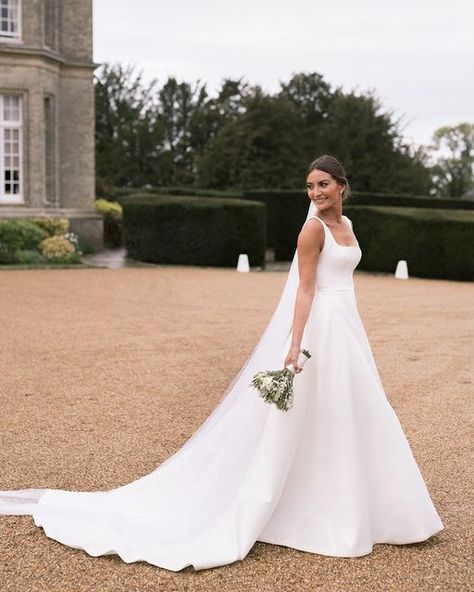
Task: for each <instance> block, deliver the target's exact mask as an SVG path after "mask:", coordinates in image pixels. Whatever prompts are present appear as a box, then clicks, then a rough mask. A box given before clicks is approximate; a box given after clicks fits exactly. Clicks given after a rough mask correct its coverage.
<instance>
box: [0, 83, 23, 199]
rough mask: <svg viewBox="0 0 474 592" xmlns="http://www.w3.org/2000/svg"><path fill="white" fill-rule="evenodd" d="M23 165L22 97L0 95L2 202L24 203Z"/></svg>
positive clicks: (0, 190) (0, 194)
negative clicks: (22, 191)
mask: <svg viewBox="0 0 474 592" xmlns="http://www.w3.org/2000/svg"><path fill="white" fill-rule="evenodd" d="M21 165H22V115H21V97H20V96H19V95H13V94H4V95H0V184H1V185H0V203H22V201H23V199H22V195H21V184H22V171H21Z"/></svg>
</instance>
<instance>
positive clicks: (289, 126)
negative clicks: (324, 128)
mask: <svg viewBox="0 0 474 592" xmlns="http://www.w3.org/2000/svg"><path fill="white" fill-rule="evenodd" d="M242 107H243V111H242V112H241V113H239V115H238V117H235V118H233V119H230V120H229V121H228V123H227V124H225V125H224V127H222V129H221V130H220V132H219V133H218V135H217V137H216V139H215V141H214V142H213V145H212V147H211V149H210V150H209V151H208V152H207V153H206V154H205V155H204V156H203V158H202V161H201V167H200V171H199V177H200V181H201V183H202V185H203V186H205V187H213V188H221V189H248V188H254V189H257V188H268V189H272V188H273V189H284V188H293V187H298V186H303V183H304V161H303V160H302V154H301V151H300V150H299V144H298V134H299V130H300V129H301V118H300V117H299V113H298V110H297V108H296V107H295V105H293V104H292V103H291V102H290V101H289V100H288V99H286V98H284V97H272V96H268V95H266V94H265V93H263V91H262V90H261V88H260V87H258V86H257V87H254V88H253V89H251V91H250V93H249V95H248V96H247V97H245V99H244V100H243V102H242Z"/></svg>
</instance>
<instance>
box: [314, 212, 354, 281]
mask: <svg viewBox="0 0 474 592" xmlns="http://www.w3.org/2000/svg"><path fill="white" fill-rule="evenodd" d="M312 218H316V219H317V220H319V221H320V222H321V224H322V225H323V228H324V247H323V249H322V250H321V253H320V254H319V258H318V264H317V268H316V286H317V289H318V290H321V289H345V288H348V289H351V290H352V289H353V288H354V283H353V273H354V269H355V268H356V267H357V265H358V263H359V261H360V260H361V258H362V251H361V250H360V246H359V243H357V245H351V246H346V245H340V244H339V243H338V242H336V239H335V238H334V237H333V235H332V232H331V231H330V230H329V227H328V226H327V224H326V223H325V222H323V220H321V218H318V217H317V216H310V217H309V218H308V220H311V219H312ZM343 219H344V220H345V222H346V224H348V225H349V227H350V228H351V229H352V223H351V221H350V220H349V218H348V217H347V216H343Z"/></svg>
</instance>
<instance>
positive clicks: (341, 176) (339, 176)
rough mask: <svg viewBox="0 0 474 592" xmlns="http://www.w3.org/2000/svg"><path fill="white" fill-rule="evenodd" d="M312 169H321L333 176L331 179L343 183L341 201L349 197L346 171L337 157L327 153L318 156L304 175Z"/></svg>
mask: <svg viewBox="0 0 474 592" xmlns="http://www.w3.org/2000/svg"><path fill="white" fill-rule="evenodd" d="M312 171H323V172H325V173H328V175H331V177H333V179H335V180H336V181H337V182H338V183H341V185H345V186H346V188H345V189H344V193H343V194H342V201H345V200H346V199H347V198H348V197H350V195H351V187H350V185H349V181H348V180H347V176H346V171H345V170H344V167H343V166H342V164H341V163H340V162H339V161H338V160H337V158H334V156H330V155H328V154H323V155H322V156H319V157H318V158H317V159H316V160H313V162H312V163H311V164H310V165H309V167H308V170H307V171H306V176H308V175H309V174H310V173H311V172H312Z"/></svg>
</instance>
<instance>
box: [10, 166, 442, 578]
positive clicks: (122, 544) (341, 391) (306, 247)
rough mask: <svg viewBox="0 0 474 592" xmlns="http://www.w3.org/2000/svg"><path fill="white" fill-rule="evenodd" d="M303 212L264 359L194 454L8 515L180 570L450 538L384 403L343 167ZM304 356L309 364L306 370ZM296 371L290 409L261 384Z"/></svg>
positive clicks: (314, 175)
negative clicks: (257, 553)
mask: <svg viewBox="0 0 474 592" xmlns="http://www.w3.org/2000/svg"><path fill="white" fill-rule="evenodd" d="M307 187H308V196H309V198H310V200H311V204H310V209H309V214H308V218H307V220H306V222H305V224H304V226H303V228H302V231H301V233H300V235H299V237H298V247H297V251H296V253H295V257H294V259H293V262H292V266H291V269H290V273H289V274H288V279H287V282H286V285H285V288H284V290H283V293H282V296H281V299H280V302H279V304H278V307H277V309H276V310H275V312H274V314H273V316H272V319H271V321H270V323H269V324H268V326H267V328H266V330H265V332H264V333H263V335H262V337H261V339H260V341H259V343H258V344H257V346H256V348H255V349H254V351H253V353H252V354H251V356H250V357H249V359H248V360H247V362H246V364H245V365H244V366H243V367H242V369H241V370H240V372H239V373H238V375H237V376H236V377H235V379H234V381H233V383H232V384H231V385H230V387H229V389H228V390H227V392H226V393H224V396H223V398H222V399H221V401H220V402H219V404H218V405H217V407H216V408H215V409H214V411H213V412H212V413H211V415H210V416H209V417H208V418H207V419H206V421H205V422H204V423H203V424H202V425H201V427H200V428H199V429H198V430H197V431H196V432H195V433H194V434H193V435H192V437H191V438H190V439H189V440H188V441H187V442H186V443H185V445H184V446H183V447H182V448H181V449H180V450H178V451H177V452H176V453H175V454H173V455H172V456H171V457H170V458H168V459H167V460H166V461H165V462H164V463H162V464H161V465H160V466H159V467H158V468H157V469H156V470H155V471H153V472H152V473H150V474H148V475H145V476H144V477H141V478H140V479H137V480H136V481H133V482H131V483H129V484H127V485H124V486H122V487H118V488H115V489H111V490H108V491H96V492H77V491H65V490H53V489H29V490H20V491H5V492H0V513H3V514H31V515H32V516H33V518H34V522H35V524H36V525H37V526H42V527H43V529H44V531H45V533H46V534H47V535H48V536H49V537H51V538H53V539H55V540H57V541H60V542H61V543H64V544H66V545H69V546H71V547H75V548H78V549H84V550H85V551H86V552H87V553H89V554H90V555H93V556H97V555H106V554H114V553H116V554H118V555H119V556H120V557H121V558H122V559H123V560H124V561H126V562H133V561H141V560H143V561H146V562H148V563H151V564H153V565H157V566H160V567H163V568H165V569H168V570H172V571H179V570H181V569H183V568H184V567H186V566H189V565H192V566H193V567H194V568H195V569H204V568H209V567H215V566H218V565H224V564H228V563H232V562H234V561H237V560H239V559H243V558H244V557H245V556H246V555H247V553H248V552H249V551H250V549H251V548H252V546H253V545H254V543H255V542H256V541H263V542H267V543H274V544H279V545H285V546H290V547H294V548H296V549H300V550H303V551H309V552H313V553H319V554H323V555H331V556H336V557H357V556H361V555H366V554H369V553H370V552H371V551H372V550H373V545H374V544H376V543H392V544H404V543H413V542H417V541H423V540H425V539H427V538H429V537H430V536H432V535H433V534H435V533H437V532H439V531H440V530H442V529H443V528H444V526H443V524H442V522H441V520H440V518H439V516H438V514H437V512H436V509H435V508H434V506H433V502H432V500H431V498H430V495H429V493H428V490H427V488H426V485H425V482H424V480H423V477H422V476H421V473H420V471H419V469H418V466H417V464H416V461H415V459H414V457H413V454H412V452H411V449H410V446H409V444H408V442H407V440H406V437H405V435H404V433H403V430H402V427H401V425H400V423H399V421H398V418H397V417H396V415H395V412H394V410H393V409H392V407H391V406H390V403H389V402H388V400H387V398H386V396H385V393H384V390H383V387H382V384H381V381H380V377H379V375H378V372H377V368H376V365H375V362H374V358H373V356H372V352H371V349H370V345H369V343H368V341H367V336H366V334H365V331H364V328H363V325H362V322H361V319H360V317H359V314H358V311H357V305H356V299H355V294H354V285H353V277H352V275H353V271H354V269H355V267H356V266H357V264H358V262H359V261H360V258H361V251H360V248H359V245H358V243H357V241H356V239H355V236H354V234H353V232H352V224H351V223H350V221H349V219H348V218H346V217H345V216H342V200H343V198H344V197H345V196H346V195H347V194H348V193H349V184H348V182H347V179H346V175H345V172H344V170H343V168H342V166H341V165H340V163H339V162H338V161H337V160H336V159H335V158H333V157H330V156H322V157H320V158H318V159H317V160H316V161H314V162H313V163H312V164H311V165H310V167H309V170H308V174H307ZM300 347H305V348H307V349H309V351H310V353H311V354H312V357H311V358H310V360H309V361H308V362H307V364H306V365H305V368H304V371H303V372H301V370H302V368H301V367H300V366H298V361H297V354H298V352H299V350H300ZM286 351H288V355H287V356H286V359H285V361H284V363H285V365H287V364H290V363H293V364H294V365H295V371H296V373H297V376H296V377H295V381H294V388H295V395H294V403H293V407H292V408H291V409H290V410H289V411H287V412H282V411H279V410H278V409H276V407H274V406H272V405H268V404H266V403H265V402H264V401H263V400H262V399H261V398H260V397H258V396H257V394H256V392H255V391H254V390H253V388H252V387H251V386H250V382H251V379H252V377H253V375H254V374H255V373H256V372H257V371H260V370H268V369H274V368H278V367H281V365H282V362H283V356H284V355H285V352H286Z"/></svg>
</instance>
